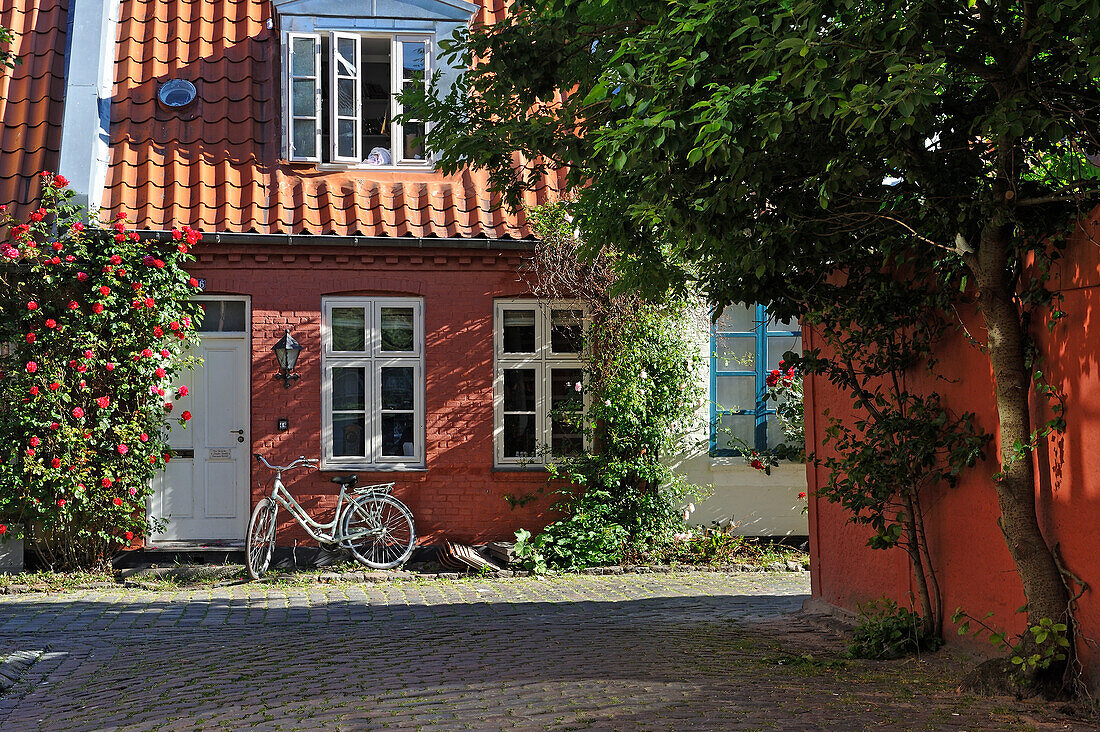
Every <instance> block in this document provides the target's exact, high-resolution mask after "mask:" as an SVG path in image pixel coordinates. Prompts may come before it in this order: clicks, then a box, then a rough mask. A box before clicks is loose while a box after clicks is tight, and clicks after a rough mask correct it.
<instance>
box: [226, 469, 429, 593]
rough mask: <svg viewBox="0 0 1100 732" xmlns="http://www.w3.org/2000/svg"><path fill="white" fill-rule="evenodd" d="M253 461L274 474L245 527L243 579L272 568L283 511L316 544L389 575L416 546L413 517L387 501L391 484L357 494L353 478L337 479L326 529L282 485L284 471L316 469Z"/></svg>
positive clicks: (402, 506) (395, 502) (366, 488)
mask: <svg viewBox="0 0 1100 732" xmlns="http://www.w3.org/2000/svg"><path fill="white" fill-rule="evenodd" d="M255 457H256V461H257V462H259V463H262V464H263V465H266V466H267V467H269V468H271V469H272V470H274V471H275V480H274V481H272V484H271V492H270V493H268V494H267V495H265V496H264V497H263V499H261V500H260V502H259V503H257V504H256V508H254V509H253V510H252V518H251V519H249V521H248V541H247V544H246V546H245V554H246V559H247V565H248V575H249V576H250V577H251V578H252V579H254V580H258V579H259V578H260V577H262V576H263V573H264V572H266V571H267V568H268V566H269V565H270V564H271V555H272V554H273V553H274V550H275V528H276V526H277V525H278V523H277V521H276V518H277V516H278V514H279V506H282V507H283V508H285V509H286V510H287V511H290V515H291V516H293V517H294V519H295V520H296V521H297V522H298V523H299V524H300V525H301V527H302V528H303V529H305V531H306V533H307V534H309V535H310V536H311V537H313V538H314V539H316V540H317V541H318V542H319V543H320V544H321V546H323V547H329V548H334V549H335V548H339V549H346V550H347V551H348V552H350V553H351V555H352V556H353V557H355V559H356V560H357V561H359V562H360V563H361V564H365V565H366V566H368V567H371V568H373V569H392V568H393V567H397V566H399V565H401V564H403V563H404V562H405V561H407V560H408V558H409V557H410V556H411V555H412V552H413V549H414V548H415V546H416V528H415V527H414V525H413V515H412V511H410V510H409V508H408V506H406V505H405V504H404V503H402V502H401V501H399V500H397V499H396V498H394V497H393V496H392V495H390V494H391V493H392V491H393V483H378V484H376V485H364V486H359V487H358V488H356V487H355V486H356V484H357V483H358V482H359V476H358V475H344V476H337V477H335V478H333V479H332V482H333V483H338V484H339V485H340V495H339V496H338V497H337V499H336V511H335V512H334V513H333V515H332V520H331V521H329V522H328V523H321V522H319V521H316V520H315V519H314V518H313V517H312V516H310V515H309V512H308V511H306V510H305V509H304V508H302V506H301V504H299V503H298V501H296V500H294V496H292V495H291V494H290V492H289V491H288V490H287V489H286V486H284V485H283V471H284V470H291V469H292V468H296V467H298V466H300V465H316V464H317V461H316V460H310V459H307V458H306V457H305V456H304V455H303V456H301V457H299V458H298V459H297V460H295V461H294V462H292V463H291V464H290V465H272V464H271V463H269V462H268V461H267V460H265V459H264V457H263V455H260V454H256V455H255Z"/></svg>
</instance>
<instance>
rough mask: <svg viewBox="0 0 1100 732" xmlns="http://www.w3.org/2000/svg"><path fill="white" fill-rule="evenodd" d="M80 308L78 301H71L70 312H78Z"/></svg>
mask: <svg viewBox="0 0 1100 732" xmlns="http://www.w3.org/2000/svg"><path fill="white" fill-rule="evenodd" d="M79 307H80V305H78V304H77V302H76V300H69V310H76V309H77V308H79Z"/></svg>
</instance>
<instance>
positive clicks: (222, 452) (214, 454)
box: [210, 447, 233, 460]
mask: <svg viewBox="0 0 1100 732" xmlns="http://www.w3.org/2000/svg"><path fill="white" fill-rule="evenodd" d="M231 457H233V451H232V450H230V449H229V448H227V447H212V448H210V459H211V460H228V459H229V458H231Z"/></svg>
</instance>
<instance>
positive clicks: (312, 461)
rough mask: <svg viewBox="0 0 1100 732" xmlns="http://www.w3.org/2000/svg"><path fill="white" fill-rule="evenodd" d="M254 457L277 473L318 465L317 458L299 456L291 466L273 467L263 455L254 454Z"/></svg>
mask: <svg viewBox="0 0 1100 732" xmlns="http://www.w3.org/2000/svg"><path fill="white" fill-rule="evenodd" d="M253 457H254V458H256V462H258V463H263V464H264V465H266V466H267V467H269V468H271V469H272V470H274V471H276V472H279V473H281V472H283V471H284V470H290V469H291V468H296V467H298V466H299V465H316V464H317V459H316V458H307V457H306V456H305V455H299V456H298V459H297V460H295V461H294V462H292V463H291V464H290V465H272V464H271V463H269V462H268V461H267V460H266V459H265V458H264V456H263V455H261V454H260V453H258V452H257V453H253Z"/></svg>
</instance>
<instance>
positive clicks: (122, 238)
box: [115, 231, 126, 244]
mask: <svg viewBox="0 0 1100 732" xmlns="http://www.w3.org/2000/svg"><path fill="white" fill-rule="evenodd" d="M115 241H117V242H118V243H120V244H121V243H122V242H124V241H126V235H125V234H123V233H122V232H121V231H120V232H119V233H117V234H115Z"/></svg>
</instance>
